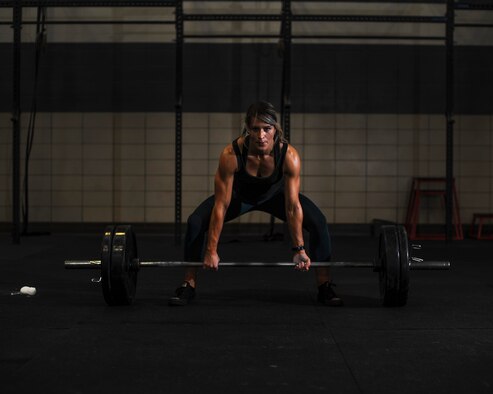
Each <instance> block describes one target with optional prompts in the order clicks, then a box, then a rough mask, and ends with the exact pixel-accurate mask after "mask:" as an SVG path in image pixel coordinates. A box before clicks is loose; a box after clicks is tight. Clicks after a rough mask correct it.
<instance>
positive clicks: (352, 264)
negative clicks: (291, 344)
mask: <svg viewBox="0 0 493 394" xmlns="http://www.w3.org/2000/svg"><path fill="white" fill-rule="evenodd" d="M293 265H294V264H293V262H291V261H286V262H284V261H281V262H258V261H250V262H229V261H225V262H220V263H219V266H220V267H293ZM202 266H203V264H202V263H201V262H190V261H139V268H169V267H184V268H185V267H202ZM311 266H312V267H343V268H376V265H375V263H374V262H373V261H312V262H311ZM100 267H101V260H66V261H65V268H66V269H98V268H100ZM449 268H450V262H449V261H422V262H419V263H418V262H414V261H410V262H409V269H410V270H447V269H449Z"/></svg>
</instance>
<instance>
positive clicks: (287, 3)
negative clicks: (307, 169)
mask: <svg viewBox="0 0 493 394" xmlns="http://www.w3.org/2000/svg"><path fill="white" fill-rule="evenodd" d="M291 16H292V14H291V0H283V1H282V20H281V24H282V25H281V36H282V37H281V40H282V86H281V126H282V129H283V131H284V138H286V140H287V141H288V142H289V140H290V137H291V123H290V121H291ZM274 226H275V218H274V216H272V215H271V217H270V230H269V234H268V235H267V238H268V239H275V235H274Z"/></svg>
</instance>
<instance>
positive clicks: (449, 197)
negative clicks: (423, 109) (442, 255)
mask: <svg viewBox="0 0 493 394" xmlns="http://www.w3.org/2000/svg"><path fill="white" fill-rule="evenodd" d="M454 3H455V1H454V0H447V24H446V41H445V42H446V51H445V52H446V55H445V58H446V59H445V61H446V66H445V67H446V96H447V97H446V107H445V117H446V121H447V126H446V127H447V130H446V160H445V161H446V202H447V204H446V208H445V223H446V231H445V234H446V240H447V241H450V240H451V239H452V231H453V225H452V217H453V204H454V200H453V182H454V123H455V120H454V23H455V11H454Z"/></svg>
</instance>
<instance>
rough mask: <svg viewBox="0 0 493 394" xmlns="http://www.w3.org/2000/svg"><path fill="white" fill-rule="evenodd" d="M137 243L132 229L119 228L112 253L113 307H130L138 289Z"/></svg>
mask: <svg viewBox="0 0 493 394" xmlns="http://www.w3.org/2000/svg"><path fill="white" fill-rule="evenodd" d="M135 259H137V242H136V239H135V234H134V232H133V231H132V227H131V226H128V225H125V226H117V227H116V228H115V235H114V237H113V247H112V252H111V271H110V282H111V298H112V301H113V303H112V304H111V305H129V304H131V303H132V302H133V300H134V298H135V291H136V287H137V265H136V264H134V261H135Z"/></svg>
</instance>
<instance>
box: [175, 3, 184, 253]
mask: <svg viewBox="0 0 493 394" xmlns="http://www.w3.org/2000/svg"><path fill="white" fill-rule="evenodd" d="M175 24H176V26H175V29H176V62H175V244H176V245H180V244H181V205H182V204H181V196H182V188H181V186H182V185H181V181H182V104H183V103H182V101H183V1H182V0H177V1H176V9H175Z"/></svg>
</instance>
